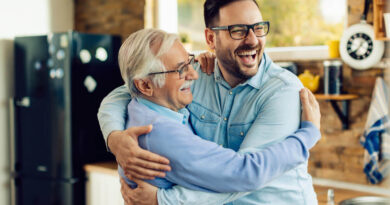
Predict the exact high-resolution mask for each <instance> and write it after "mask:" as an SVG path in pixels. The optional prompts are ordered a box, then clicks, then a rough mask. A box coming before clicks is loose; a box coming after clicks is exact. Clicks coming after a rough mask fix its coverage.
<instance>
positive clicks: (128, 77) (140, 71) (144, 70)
mask: <svg viewBox="0 0 390 205" xmlns="http://www.w3.org/2000/svg"><path fill="white" fill-rule="evenodd" d="M178 39H179V38H178V36H177V35H176V34H171V33H167V32H165V31H162V30H160V29H142V30H139V31H137V32H135V33H133V34H131V35H130V36H129V37H128V38H127V39H126V40H125V42H124V43H123V44H122V46H121V48H120V49H119V55H118V60H119V68H120V71H121V75H122V78H123V80H124V81H125V83H126V86H127V87H128V89H129V91H130V94H131V96H133V97H136V96H139V95H140V94H141V93H140V92H139V90H138V89H137V87H136V86H135V85H134V80H136V79H144V78H146V77H150V79H151V80H152V82H153V84H154V85H155V86H158V87H162V86H164V84H165V75H151V76H148V74H149V73H152V72H161V71H165V70H166V69H165V66H164V64H163V63H162V62H161V60H160V59H159V58H160V57H161V56H162V55H163V54H165V53H166V52H167V51H168V50H169V49H170V48H171V47H172V46H173V44H174V43H175V41H176V40H178Z"/></svg>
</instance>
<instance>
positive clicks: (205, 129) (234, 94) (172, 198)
mask: <svg viewBox="0 0 390 205" xmlns="http://www.w3.org/2000/svg"><path fill="white" fill-rule="evenodd" d="M197 70H198V73H199V79H198V80H197V81H195V83H194V84H193V87H192V91H193V95H194V99H193V102H192V103H191V104H190V105H189V106H188V107H187V108H188V110H189V111H190V113H191V115H190V116H191V117H190V120H191V123H192V126H193V128H194V130H195V132H196V134H197V135H198V136H200V137H202V138H204V139H207V140H210V141H213V142H216V143H218V144H221V145H223V146H224V147H227V148H231V149H233V150H240V151H245V152H256V151H259V150H262V149H264V148H266V147H268V146H269V145H271V144H274V143H276V142H280V141H281V140H283V139H285V138H286V137H287V136H288V135H289V134H291V133H293V132H294V131H295V130H297V129H298V127H299V121H300V101H299V90H300V89H301V88H302V85H301V83H300V82H299V80H298V79H297V77H296V76H295V75H293V74H292V73H290V72H289V71H287V70H284V69H282V68H280V67H279V66H277V65H276V64H274V63H273V62H272V60H271V59H270V58H269V57H268V56H267V55H266V54H264V55H263V58H262V61H261V63H260V65H259V70H258V72H257V74H256V75H255V76H253V77H252V78H250V79H248V80H247V81H246V82H244V83H242V84H240V85H237V86H236V87H234V88H231V87H230V86H229V84H228V83H227V82H226V81H225V80H224V79H223V77H222V75H221V73H220V71H219V67H218V64H217V62H216V64H215V69H214V73H213V75H210V76H208V75H207V74H205V73H202V72H201V71H200V69H199V68H198V69H197ZM129 98H130V96H129V94H128V91H127V90H126V88H121V89H119V90H116V91H114V92H113V93H111V94H110V95H109V96H108V97H107V98H106V99H105V100H104V101H103V103H102V107H101V109H100V111H99V121H100V124H101V128H102V131H103V134H104V136H105V138H107V136H108V134H109V133H110V132H111V131H113V130H123V128H124V125H125V122H124V120H125V117H126V106H127V104H128V102H129ZM158 200H159V203H160V204H202V205H204V204H212V205H215V204H224V203H229V202H231V204H236V205H237V204H245V205H247V204H278V205H279V204H280V205H282V204H308V205H311V204H317V200H316V195H315V192H314V189H313V186H312V179H311V176H310V175H309V174H308V172H307V163H304V164H303V165H300V166H298V167H296V168H294V169H292V170H290V171H288V172H285V173H284V174H283V175H281V176H280V177H278V178H276V179H275V180H273V181H272V182H270V183H268V184H267V186H265V187H263V188H262V189H259V190H256V191H253V192H250V193H248V192H246V193H234V194H227V193H219V194H216V193H206V192H199V191H194V190H190V189H187V188H184V187H181V186H174V187H173V188H172V189H159V191H158Z"/></svg>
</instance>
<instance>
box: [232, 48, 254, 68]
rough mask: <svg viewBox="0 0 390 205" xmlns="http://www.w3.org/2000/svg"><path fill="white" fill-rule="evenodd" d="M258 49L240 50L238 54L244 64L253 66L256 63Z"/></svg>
mask: <svg viewBox="0 0 390 205" xmlns="http://www.w3.org/2000/svg"><path fill="white" fill-rule="evenodd" d="M256 55H257V50H249V51H248V50H247V51H238V52H237V56H238V57H239V58H240V60H241V62H242V63H243V64H244V65H248V66H252V65H253V64H255V63H256Z"/></svg>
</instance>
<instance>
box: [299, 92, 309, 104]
mask: <svg viewBox="0 0 390 205" xmlns="http://www.w3.org/2000/svg"><path fill="white" fill-rule="evenodd" d="M299 97H300V98H301V103H302V106H303V109H305V108H307V107H309V96H308V92H307V89H306V88H302V89H301V90H300V91H299Z"/></svg>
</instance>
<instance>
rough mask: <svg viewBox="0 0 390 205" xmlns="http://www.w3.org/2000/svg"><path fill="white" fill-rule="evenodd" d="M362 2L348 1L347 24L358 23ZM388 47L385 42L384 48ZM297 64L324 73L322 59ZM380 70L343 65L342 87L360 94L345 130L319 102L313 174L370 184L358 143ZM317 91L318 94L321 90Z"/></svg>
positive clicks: (389, 183) (387, 184) (389, 185)
mask: <svg viewBox="0 0 390 205" xmlns="http://www.w3.org/2000/svg"><path fill="white" fill-rule="evenodd" d="M363 4H364V0H349V1H348V10H349V17H348V22H349V25H352V24H355V23H358V22H359V19H360V15H361V13H362V11H363ZM368 19H369V20H368V22H370V21H372V13H370V14H369V15H368ZM389 48H390V47H389V45H387V50H389ZM387 52H388V51H387ZM298 66H299V72H303V70H304V69H309V70H311V72H313V73H316V74H320V75H321V76H323V66H322V62H298ZM383 73H384V70H383V69H375V68H371V69H368V70H365V71H358V70H354V69H351V68H349V67H348V66H344V67H343V75H344V90H345V91H347V92H348V93H354V94H358V95H359V99H357V100H353V101H352V102H351V107H350V121H351V124H350V129H348V130H342V125H341V123H340V120H339V119H338V118H337V115H336V113H335V111H334V110H333V109H332V107H331V105H330V103H329V102H326V101H320V106H321V114H322V119H321V133H322V135H323V138H322V139H321V141H320V142H319V143H318V144H317V145H316V146H315V147H314V148H313V150H312V151H311V156H310V161H309V171H310V173H311V175H312V176H313V177H318V178H327V179H333V180H339V181H344V182H352V183H357V184H367V185H368V184H369V183H368V182H367V180H366V177H365V174H364V173H363V164H364V163H363V156H364V149H363V147H362V146H361V145H360V142H359V138H360V136H361V135H362V134H363V132H364V126H365V122H366V118H367V111H368V108H369V106H370V101H371V95H372V91H373V88H374V84H375V79H376V77H377V76H382V75H383ZM389 75H390V74H389ZM321 82H323V81H321ZM319 92H320V93H321V90H320V91H319ZM378 186H379V187H386V188H390V180H386V181H385V182H383V183H382V184H379V185H378Z"/></svg>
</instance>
